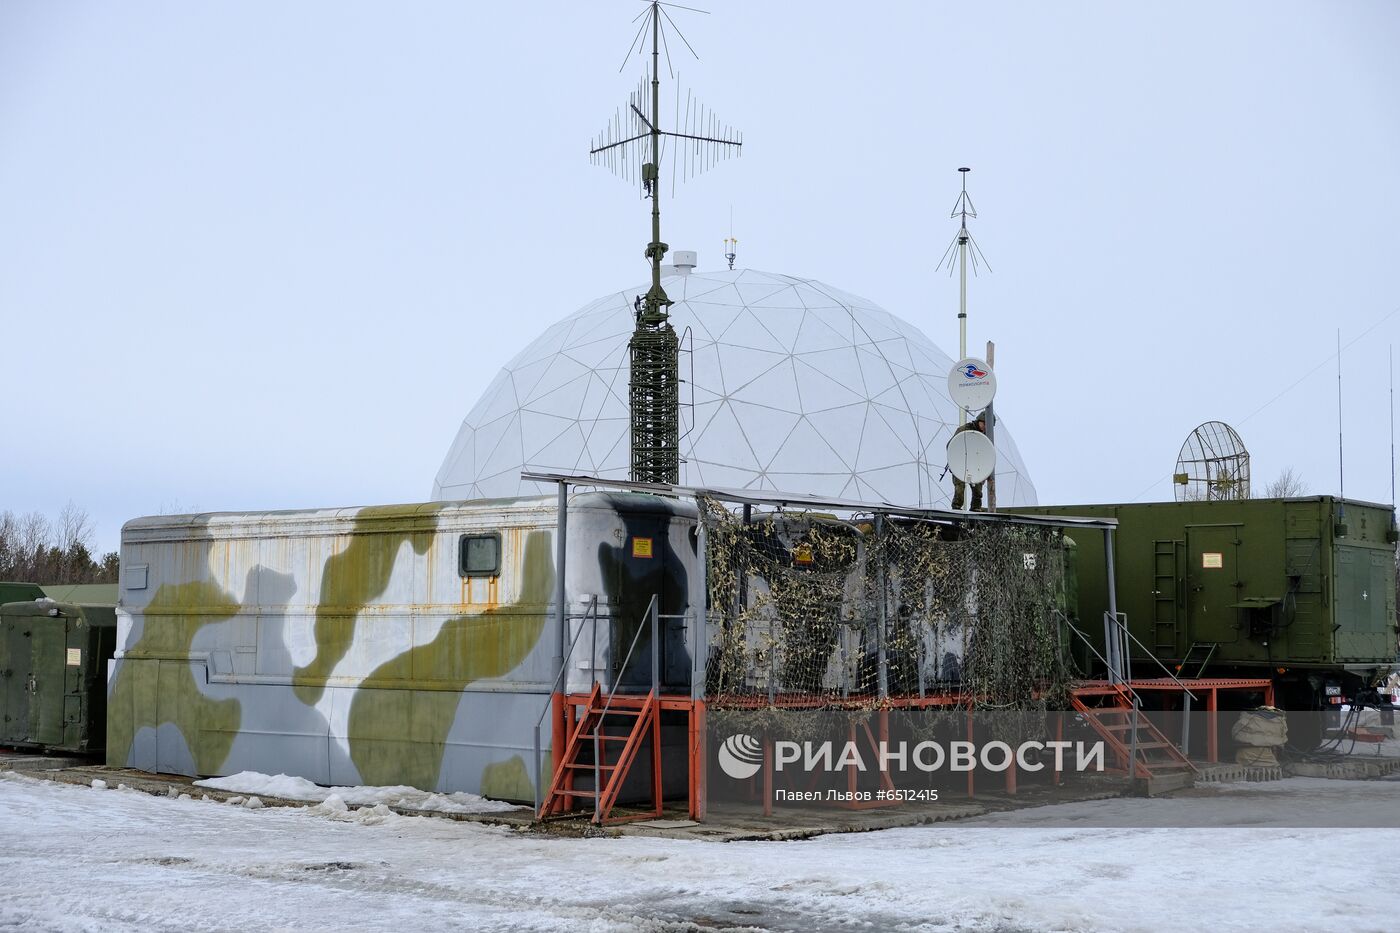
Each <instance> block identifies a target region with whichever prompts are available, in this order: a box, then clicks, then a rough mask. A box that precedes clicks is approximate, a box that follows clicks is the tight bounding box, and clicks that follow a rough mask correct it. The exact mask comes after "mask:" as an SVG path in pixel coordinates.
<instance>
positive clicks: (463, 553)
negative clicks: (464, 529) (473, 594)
mask: <svg viewBox="0 0 1400 933" xmlns="http://www.w3.org/2000/svg"><path fill="white" fill-rule="evenodd" d="M457 567H458V570H459V571H460V572H461V574H462V576H464V577H494V576H497V575H499V574H500V572H501V536H500V534H499V533H498V532H494V531H493V532H491V533H490V534H484V535H462V538H461V540H460V542H459V543H458V548H457Z"/></svg>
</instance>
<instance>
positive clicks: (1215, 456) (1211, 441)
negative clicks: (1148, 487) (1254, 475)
mask: <svg viewBox="0 0 1400 933" xmlns="http://www.w3.org/2000/svg"><path fill="white" fill-rule="evenodd" d="M1172 482H1173V483H1174V484H1175V486H1176V501H1177V502H1187V501H1212V502H1213V501H1216V500H1223V499H1248V498H1249V451H1248V450H1246V449H1245V446H1244V441H1242V440H1240V436H1239V435H1238V434H1236V433H1235V429H1234V428H1232V427H1230V426H1229V425H1228V424H1226V423H1225V422H1223V421H1207V422H1206V423H1205V424H1203V425H1201V426H1199V427H1198V428H1196V430H1194V431H1192V432H1191V435H1190V436H1189V437H1188V438H1186V443H1184V444H1182V445H1181V453H1179V454H1177V457H1176V473H1175V474H1174V475H1173V476H1172Z"/></svg>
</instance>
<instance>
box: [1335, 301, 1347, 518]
mask: <svg viewBox="0 0 1400 933" xmlns="http://www.w3.org/2000/svg"><path fill="white" fill-rule="evenodd" d="M1337 485H1338V486H1339V487H1341V488H1340V492H1341V499H1342V501H1341V503H1340V505H1338V507H1337V512H1338V518H1337V523H1338V524H1341V521H1342V519H1343V518H1345V517H1346V514H1347V504H1346V499H1347V474H1346V469H1345V467H1344V466H1343V464H1342V329H1341V328H1340V327H1338V328H1337Z"/></svg>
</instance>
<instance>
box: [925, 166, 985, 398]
mask: <svg viewBox="0 0 1400 933" xmlns="http://www.w3.org/2000/svg"><path fill="white" fill-rule="evenodd" d="M958 171H959V172H960V173H961V174H962V193H961V194H959V195H958V200H957V202H956V203H954V204H953V212H952V213H951V214H949V215H948V216H949V217H951V218H953V219H954V220H959V221H960V223H959V226H958V233H957V235H956V236H955V237H953V242H952V243H950V244H948V249H947V250H946V251H945V252H944V253H943V258H942V259H941V260H939V262H938V266H939V268H942V266H943V264H944V263H945V262H946V263H947V264H948V274H949V275H952V274H953V265H954V254H955V253H956V264H957V268H958V359H960V360H965V359H967V267H968V264H969V263H971V265H972V274H973V275H976V274H977V266H978V263H979V262H980V263H981V264H982V265H985V266H987V271H988V272H990V271H992V267H991V265H990V264H988V263H987V257H986V256H983V255H982V250H981V248H980V247H979V246H978V245H977V241H976V240H974V239H973V238H972V233H971V231H969V230H968V229H967V219H968V218H969V217H971V218H973V219H976V217H977V208H975V207H973V206H972V196H971V195H969V194H968V193H967V173H968V172H970V171H972V169H970V168H968V167H967V166H963V167H962V168H960V169H958ZM967 415H968V413H967V411H966V410H964V411H963V413H962V418H963V420H964V421H966V420H967Z"/></svg>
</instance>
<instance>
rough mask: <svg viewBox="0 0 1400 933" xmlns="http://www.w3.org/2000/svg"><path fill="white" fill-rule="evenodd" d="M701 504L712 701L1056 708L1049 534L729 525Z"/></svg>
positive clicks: (933, 527)
mask: <svg viewBox="0 0 1400 933" xmlns="http://www.w3.org/2000/svg"><path fill="white" fill-rule="evenodd" d="M702 509H703V514H704V521H705V528H706V548H707V558H708V560H707V563H708V568H707V571H708V581H709V590H710V618H711V620H712V621H713V626H712V631H714V632H715V634H714V635H713V637H712V640H711V646H710V655H709V659H708V671H707V682H706V695H707V696H708V697H709V698H710V703H711V705H712V706H714V707H716V708H726V707H731V708H739V707H743V708H754V707H756V706H757V707H763V706H771V707H784V708H791V707H794V706H800V707H804V708H821V707H824V706H825V707H835V706H843V707H846V706H852V705H854V706H857V707H860V706H872V707H873V706H876V705H879V703H880V702H881V700H882V698H884V697H898V696H906V697H907V696H924V697H931V696H936V695H940V694H942V695H954V694H955V695H957V696H958V698H959V700H958V702H959V704H960V705H962V706H965V707H969V708H976V709H1043V708H1045V707H1046V704H1047V701H1048V702H1050V704H1051V705H1052V706H1053V705H1054V704H1055V703H1056V701H1058V700H1060V699H1062V696H1063V691H1064V686H1065V684H1066V682H1067V681H1068V679H1069V671H1068V670H1067V668H1066V666H1065V663H1064V659H1063V653H1062V647H1061V646H1062V638H1061V632H1060V629H1059V619H1058V616H1057V614H1056V609H1057V608H1058V607H1059V606H1060V605H1061V601H1062V599H1063V594H1064V584H1065V560H1064V539H1063V536H1062V535H1061V534H1060V532H1059V531H1058V530H1057V529H1054V528H1049V527H1042V526H1034V525H1014V524H1002V523H968V524H967V525H965V526H963V525H956V524H951V523H941V522H933V521H926V520H919V519H910V518H901V517H897V516H883V517H882V518H880V519H879V520H878V521H877V520H875V519H864V520H854V521H843V520H839V519H836V518H834V517H832V516H824V515H818V514H814V513H806V512H776V513H768V514H763V515H755V516H753V517H752V519H751V520H750V522H749V523H748V524H745V522H744V520H743V519H742V518H741V517H740V516H738V515H736V514H733V513H731V512H730V511H729V510H728V509H726V508H725V507H724V506H723V505H721V504H720V503H718V502H715V501H712V500H704V501H702ZM882 633H883V635H882Z"/></svg>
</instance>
